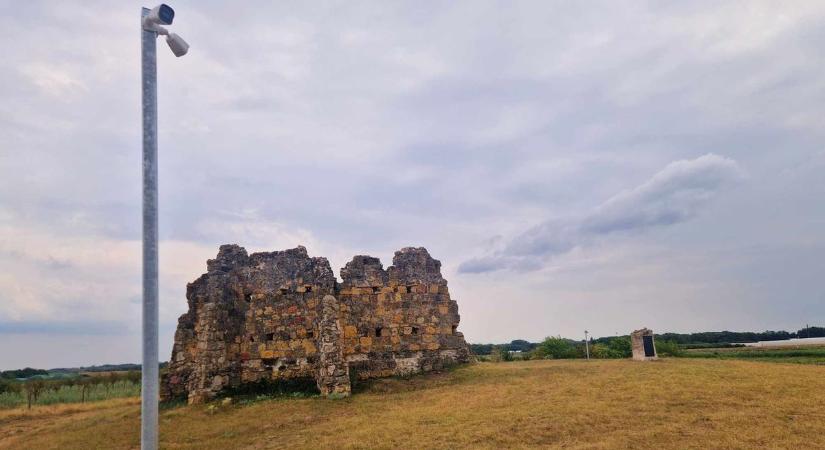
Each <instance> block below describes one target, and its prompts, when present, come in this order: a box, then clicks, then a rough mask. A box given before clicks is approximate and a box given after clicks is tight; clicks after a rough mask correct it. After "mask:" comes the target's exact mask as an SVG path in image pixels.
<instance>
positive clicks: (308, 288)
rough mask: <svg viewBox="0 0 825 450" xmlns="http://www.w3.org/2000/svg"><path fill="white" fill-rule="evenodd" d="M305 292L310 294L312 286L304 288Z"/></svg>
mask: <svg viewBox="0 0 825 450" xmlns="http://www.w3.org/2000/svg"><path fill="white" fill-rule="evenodd" d="M304 290H305V291H306V292H312V286H304Z"/></svg>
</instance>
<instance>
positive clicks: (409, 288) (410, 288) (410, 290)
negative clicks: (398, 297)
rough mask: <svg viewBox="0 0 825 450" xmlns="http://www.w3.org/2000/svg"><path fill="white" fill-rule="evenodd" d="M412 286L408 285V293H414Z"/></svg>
mask: <svg viewBox="0 0 825 450" xmlns="http://www.w3.org/2000/svg"><path fill="white" fill-rule="evenodd" d="M412 288H413V287H412V286H407V293H408V294H412Z"/></svg>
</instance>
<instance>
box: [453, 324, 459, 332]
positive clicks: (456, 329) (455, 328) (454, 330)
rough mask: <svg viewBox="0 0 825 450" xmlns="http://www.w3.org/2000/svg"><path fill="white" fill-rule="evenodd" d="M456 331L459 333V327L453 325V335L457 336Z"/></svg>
mask: <svg viewBox="0 0 825 450" xmlns="http://www.w3.org/2000/svg"><path fill="white" fill-rule="evenodd" d="M456 331H458V325H453V334H455V332H456Z"/></svg>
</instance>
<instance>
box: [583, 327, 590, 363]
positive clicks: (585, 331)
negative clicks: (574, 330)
mask: <svg viewBox="0 0 825 450" xmlns="http://www.w3.org/2000/svg"><path fill="white" fill-rule="evenodd" d="M584 352H585V354H586V355H587V360H588V361H590V344H589V343H588V342H587V330H584Z"/></svg>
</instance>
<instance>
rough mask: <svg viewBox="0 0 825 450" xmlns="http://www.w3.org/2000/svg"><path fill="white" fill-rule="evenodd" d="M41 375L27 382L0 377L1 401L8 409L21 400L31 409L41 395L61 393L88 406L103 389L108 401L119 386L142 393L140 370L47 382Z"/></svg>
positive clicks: (103, 394) (49, 380)
mask: <svg viewBox="0 0 825 450" xmlns="http://www.w3.org/2000/svg"><path fill="white" fill-rule="evenodd" d="M39 375H43V374H42V373H38V374H36V375H34V376H32V377H30V378H28V379H26V380H16V379H9V378H0V399H2V400H5V402H4V403H6V404H5V406H14V405H15V404H16V403H17V402H18V401H19V400H21V399H22V400H24V402H25V404H26V405H27V406H28V408H29V409H31V407H32V404H35V403H37V402H38V400H40V398H41V396H43V395H44V394H48V393H53V394H58V393H62V394H63V396H64V397H70V398H71V399H72V401H77V402H80V403H85V402H86V401H87V400H89V394H90V393H91V392H93V391H98V390H102V391H103V392H101V393H100V395H101V396H104V397H105V398H108V397H109V394H110V391H112V390H113V389H114V388H115V387H117V386H120V387H122V388H127V389H131V390H134V389H138V390H139V386H140V377H141V375H140V372H139V371H129V372H110V373H106V374H104V375H97V376H88V375H82V376H79V377H64V378H56V379H47V378H43V377H41V376H39Z"/></svg>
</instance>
